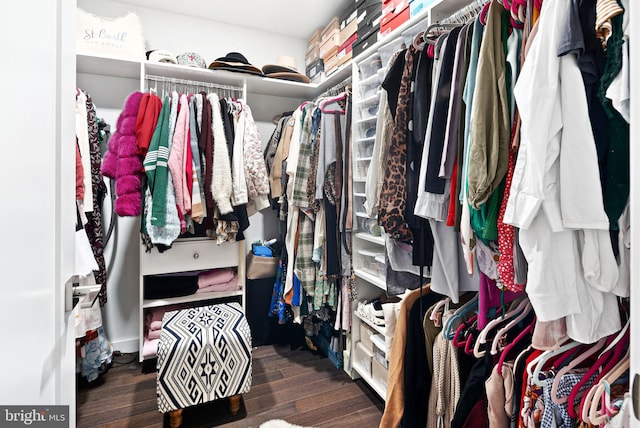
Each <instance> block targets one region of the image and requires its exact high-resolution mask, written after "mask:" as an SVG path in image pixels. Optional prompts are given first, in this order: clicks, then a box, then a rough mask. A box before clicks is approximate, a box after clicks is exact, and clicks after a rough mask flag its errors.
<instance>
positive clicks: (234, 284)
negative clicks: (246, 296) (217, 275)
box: [196, 275, 240, 294]
mask: <svg viewBox="0 0 640 428" xmlns="http://www.w3.org/2000/svg"><path fill="white" fill-rule="evenodd" d="M238 289H240V285H238V277H237V276H236V275H234V276H233V279H232V280H231V281H229V282H225V283H224V284H215V285H211V286H209V287H204V288H198V291H196V293H198V294H200V293H211V292H213V291H232V290H238Z"/></svg>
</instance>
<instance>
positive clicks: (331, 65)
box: [324, 48, 338, 76]
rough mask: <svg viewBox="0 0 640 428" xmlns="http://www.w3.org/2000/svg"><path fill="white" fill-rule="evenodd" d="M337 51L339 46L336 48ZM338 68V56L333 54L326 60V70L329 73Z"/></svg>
mask: <svg viewBox="0 0 640 428" xmlns="http://www.w3.org/2000/svg"><path fill="white" fill-rule="evenodd" d="M336 52H337V48H336ZM337 69H338V56H337V55H332V56H330V57H329V58H326V59H325V60H324V72H325V73H326V74H327V76H328V75H330V74H331V73H333V72H334V71H336V70H337Z"/></svg>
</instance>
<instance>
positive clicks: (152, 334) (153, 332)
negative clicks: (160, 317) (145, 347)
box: [147, 330, 162, 340]
mask: <svg viewBox="0 0 640 428" xmlns="http://www.w3.org/2000/svg"><path fill="white" fill-rule="evenodd" d="M161 332H162V330H149V332H148V333H147V337H148V338H149V339H150V340H153V339H160V333H161Z"/></svg>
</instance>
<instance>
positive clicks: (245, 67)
mask: <svg viewBox="0 0 640 428" xmlns="http://www.w3.org/2000/svg"><path fill="white" fill-rule="evenodd" d="M209 69H211V70H229V71H238V72H241V73H249V74H255V75H258V76H263V74H262V70H260V69H259V68H258V67H256V66H254V65H251V64H250V63H249V61H247V58H245V56H244V55H242V54H241V53H238V52H229V53H228V54H226V55H225V56H223V57H221V58H218V59H216V60H215V61H213V62H212V63H211V64H209Z"/></svg>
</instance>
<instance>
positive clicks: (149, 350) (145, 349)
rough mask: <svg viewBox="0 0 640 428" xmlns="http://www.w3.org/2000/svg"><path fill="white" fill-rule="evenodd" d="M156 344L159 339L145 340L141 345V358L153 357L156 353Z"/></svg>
mask: <svg viewBox="0 0 640 428" xmlns="http://www.w3.org/2000/svg"><path fill="white" fill-rule="evenodd" d="M158 343H160V339H149V338H145V339H144V344H143V345H142V356H143V357H144V358H151V357H155V356H156V355H157V353H158Z"/></svg>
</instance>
